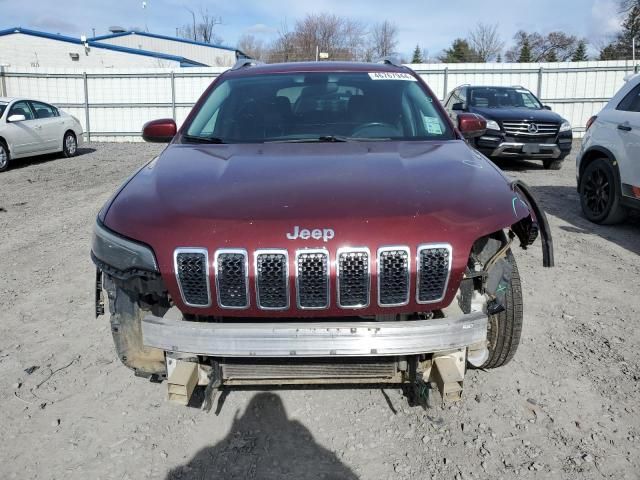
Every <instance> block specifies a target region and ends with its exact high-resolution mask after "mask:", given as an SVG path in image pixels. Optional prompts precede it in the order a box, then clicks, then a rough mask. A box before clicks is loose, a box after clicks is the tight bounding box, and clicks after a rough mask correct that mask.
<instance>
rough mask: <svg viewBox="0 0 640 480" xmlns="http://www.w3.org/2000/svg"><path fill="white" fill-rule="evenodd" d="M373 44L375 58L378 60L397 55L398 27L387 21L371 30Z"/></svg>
mask: <svg viewBox="0 0 640 480" xmlns="http://www.w3.org/2000/svg"><path fill="white" fill-rule="evenodd" d="M371 42H372V49H373V54H374V56H377V57H378V58H382V57H388V56H391V55H395V54H396V53H397V52H396V47H397V46H398V26H397V25H396V24H395V23H393V22H390V21H389V20H385V21H384V22H382V23H378V24H376V25H374V26H373V28H372V29H371Z"/></svg>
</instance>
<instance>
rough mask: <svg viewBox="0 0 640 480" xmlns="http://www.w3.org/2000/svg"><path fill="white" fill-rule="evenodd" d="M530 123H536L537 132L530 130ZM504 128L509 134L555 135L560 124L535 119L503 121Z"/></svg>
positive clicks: (528, 135)
mask: <svg viewBox="0 0 640 480" xmlns="http://www.w3.org/2000/svg"><path fill="white" fill-rule="evenodd" d="M530 125H536V127H537V130H536V131H535V132H530V131H529V126H530ZM502 128H503V129H504V131H505V133H507V134H508V135H515V136H520V135H522V136H527V137H555V136H556V135H557V134H558V130H559V129H560V125H559V124H558V123H550V122H535V121H527V120H525V121H503V122H502Z"/></svg>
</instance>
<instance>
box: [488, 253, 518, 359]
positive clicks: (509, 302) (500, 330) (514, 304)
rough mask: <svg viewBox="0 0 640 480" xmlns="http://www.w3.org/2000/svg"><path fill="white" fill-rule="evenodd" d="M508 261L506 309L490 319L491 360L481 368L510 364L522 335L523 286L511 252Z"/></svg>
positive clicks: (489, 347)
mask: <svg viewBox="0 0 640 480" xmlns="http://www.w3.org/2000/svg"><path fill="white" fill-rule="evenodd" d="M506 260H507V261H508V262H509V263H510V264H511V266H512V267H513V270H512V271H511V282H510V283H509V288H508V290H507V293H506V295H505V306H504V307H505V309H504V310H503V311H502V312H500V313H496V314H495V315H491V316H490V317H489V330H488V332H487V341H488V349H489V358H488V359H487V361H486V362H484V364H483V365H482V366H481V367H480V368H498V367H502V366H503V365H506V364H507V363H509V361H510V360H511V359H512V358H513V356H514V355H515V354H516V350H517V349H518V345H519V344H520V336H521V334H522V322H523V314H522V286H521V284H520V274H519V273H518V266H517V265H516V259H515V258H514V257H513V254H512V253H511V250H509V251H508V252H507V256H506Z"/></svg>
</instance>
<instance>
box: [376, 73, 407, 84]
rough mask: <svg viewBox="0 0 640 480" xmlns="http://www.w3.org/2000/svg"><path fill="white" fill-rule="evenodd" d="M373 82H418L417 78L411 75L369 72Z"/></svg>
mask: <svg viewBox="0 0 640 480" xmlns="http://www.w3.org/2000/svg"><path fill="white" fill-rule="evenodd" d="M369 78H371V80H405V81H409V82H417V81H418V80H417V79H416V77H414V76H413V75H411V74H410V73H403V72H369Z"/></svg>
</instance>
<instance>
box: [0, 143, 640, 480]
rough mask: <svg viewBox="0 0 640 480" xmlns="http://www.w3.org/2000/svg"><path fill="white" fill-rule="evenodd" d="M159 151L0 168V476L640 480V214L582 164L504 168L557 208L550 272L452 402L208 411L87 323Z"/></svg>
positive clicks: (316, 403)
mask: <svg viewBox="0 0 640 480" xmlns="http://www.w3.org/2000/svg"><path fill="white" fill-rule="evenodd" d="M576 148H577V147H576ZM159 150H160V147H158V146H157V145H149V144H89V145H88V146H87V148H85V149H83V150H82V152H81V153H82V154H81V155H80V156H78V157H76V158H73V159H68V160H67V159H60V158H56V157H47V158H44V159H37V160H33V161H29V162H22V163H20V164H18V165H15V166H14V168H13V169H12V170H10V171H8V172H6V173H3V174H0V406H1V408H0V426H1V427H2V440H3V441H2V447H0V478H3V479H5V478H30V479H36V478H37V479H75V478H82V479H86V478H92V479H111V478H113V479H118V480H122V479H145V478H167V479H170V478H184V479H190V478H194V479H195V478H197V479H200V478H216V479H226V478H250V479H254V478H255V479H259V478H287V479H304V478H325V479H355V478H362V479H396V478H400V479H404V478H406V479H415V478H420V479H425V478H426V479H428V478H438V479H441V478H443V479H460V478H464V479H469V478H487V479H499V478H505V479H507V478H514V477H516V476H517V477H521V478H558V479H583V478H612V479H623V478H625V479H637V478H640V477H639V472H640V455H639V453H640V416H639V415H640V402H638V398H639V393H640V391H639V390H640V389H639V381H640V369H639V367H640V355H639V353H638V349H637V345H638V344H639V343H640V329H638V328H637V325H636V322H637V321H638V319H639V318H640V298H639V296H638V289H639V282H638V278H640V256H639V255H638V254H639V253H640V221H639V220H638V217H637V216H635V217H634V218H632V219H631V220H630V221H628V222H627V223H626V224H623V225H619V226H612V227H599V226H595V225H592V224H590V223H589V222H587V221H586V220H585V219H583V218H582V216H581V214H580V209H579V203H578V197H577V194H576V191H575V187H574V185H575V167H574V163H573V161H567V162H566V163H565V165H564V167H563V169H562V170H561V171H560V172H548V171H545V170H543V169H541V168H540V166H539V165H538V164H536V163H533V162H525V163H520V164H517V165H516V166H511V165H504V167H505V168H506V169H507V170H508V172H509V174H510V175H513V176H516V177H519V178H522V179H523V180H524V181H526V182H527V183H529V184H530V185H532V186H533V187H534V188H535V192H536V194H537V195H538V196H539V198H540V200H541V203H542V204H543V206H544V207H545V209H546V210H547V212H548V214H549V220H550V223H551V227H552V229H553V234H554V241H555V248H556V262H557V267H556V268H554V269H543V268H542V266H541V265H542V259H541V251H540V248H539V245H537V246H536V248H534V249H531V250H528V251H524V252H523V251H517V252H516V255H517V259H518V262H519V266H520V272H521V275H522V282H523V286H524V288H523V290H524V302H525V328H524V332H523V339H522V344H521V346H520V349H519V350H518V353H517V355H516V357H515V359H514V361H513V362H511V363H510V364H509V365H507V366H506V367H504V368H501V369H498V370H493V371H487V372H483V371H472V372H470V373H469V374H468V375H467V378H466V381H465V392H464V400H463V401H462V402H461V403H459V404H456V405H453V406H449V407H446V408H442V407H441V406H434V407H432V408H430V409H427V410H423V409H421V408H410V407H408V406H407V403H406V401H405V399H404V397H403V396H402V393H401V391H400V390H399V389H385V390H384V391H383V390H381V389H380V388H360V389H345V388H318V389H304V388H299V389H277V390H255V389H254V390H252V389H242V390H240V389H236V390H232V391H231V392H230V393H229V395H228V396H227V397H226V399H225V401H224V404H223V406H222V409H221V412H220V414H219V415H217V416H216V415H215V414H214V413H210V414H205V413H203V412H201V411H200V410H197V409H195V408H184V407H179V406H175V405H172V404H169V403H167V402H166V401H165V395H166V386H165V385H164V384H163V385H158V384H153V383H151V382H149V381H146V380H143V379H140V378H135V377H134V376H133V375H132V373H131V372H130V371H129V370H127V369H126V368H125V367H124V366H122V365H121V364H120V363H119V362H118V361H117V359H116V357H115V353H114V349H113V345H112V340H111V334H110V331H109V327H108V320H107V319H106V318H105V317H102V318H100V319H99V320H95V319H94V317H93V303H92V295H93V292H92V288H93V282H94V269H93V265H92V264H91V262H90V260H89V242H90V235H91V228H92V224H93V221H94V217H95V215H96V213H97V211H98V209H99V207H100V205H101V204H102V203H103V202H104V201H105V200H106V199H107V198H108V197H109V195H110V194H111V193H112V192H113V190H114V189H115V188H116V187H117V186H118V185H119V184H120V183H121V182H122V181H123V180H124V179H125V178H126V177H127V176H128V175H129V173H130V172H132V171H133V170H134V169H135V168H137V167H138V166H139V165H141V164H142V163H143V162H145V161H146V160H147V159H149V158H150V157H151V156H153V155H154V154H155V153H156V152H158V151H159Z"/></svg>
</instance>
